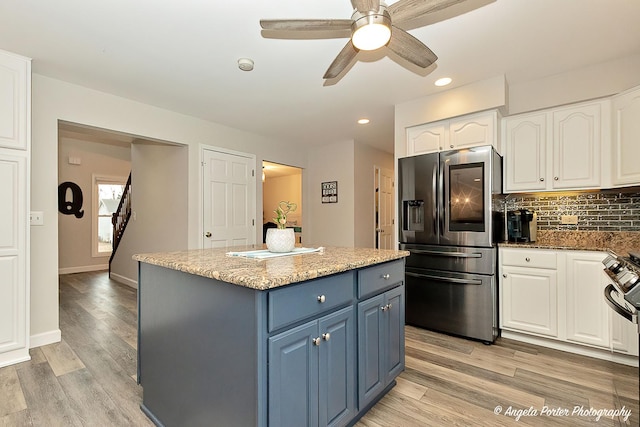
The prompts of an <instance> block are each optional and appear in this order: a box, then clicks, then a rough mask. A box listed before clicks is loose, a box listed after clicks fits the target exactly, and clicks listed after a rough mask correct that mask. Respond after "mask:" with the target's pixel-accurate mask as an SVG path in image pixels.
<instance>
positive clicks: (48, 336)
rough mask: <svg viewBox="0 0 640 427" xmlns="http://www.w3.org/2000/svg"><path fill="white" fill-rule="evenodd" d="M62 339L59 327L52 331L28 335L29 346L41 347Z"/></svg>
mask: <svg viewBox="0 0 640 427" xmlns="http://www.w3.org/2000/svg"><path fill="white" fill-rule="evenodd" d="M61 340H62V332H61V331H60V329H56V330H54V331H49V332H43V333H41V334H36V335H31V336H30V337H29V348H35V347H42V346H43V345H49V344H53V343H57V342H60V341H61Z"/></svg>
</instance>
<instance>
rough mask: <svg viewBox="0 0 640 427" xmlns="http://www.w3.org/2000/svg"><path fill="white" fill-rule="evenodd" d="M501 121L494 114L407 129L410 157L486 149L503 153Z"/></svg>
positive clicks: (487, 113) (484, 113)
mask: <svg viewBox="0 0 640 427" xmlns="http://www.w3.org/2000/svg"><path fill="white" fill-rule="evenodd" d="M498 119H499V117H498V112H497V111H495V110H494V111H484V112H482V113H477V114H470V115H467V116H461V117H456V118H453V119H449V120H440V121H437V122H433V123H426V124H424V125H419V126H414V127H410V128H407V156H416V155H419V154H427V153H436V152H438V151H447V150H458V149H463V148H471V147H480V146H483V145H493V147H494V148H495V149H496V151H498V152H499V153H500V152H501V149H500V145H499V142H500V138H499V132H498Z"/></svg>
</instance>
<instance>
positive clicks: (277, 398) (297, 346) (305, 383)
mask: <svg viewBox="0 0 640 427" xmlns="http://www.w3.org/2000/svg"><path fill="white" fill-rule="evenodd" d="M316 339H318V340H317V341H315V342H314V340H316ZM319 342H320V341H319V336H318V322H317V321H312V322H309V323H306V324H304V325H301V326H298V327H296V328H293V329H290V330H288V331H286V332H283V333H281V334H278V335H276V336H274V337H271V338H269V369H268V370H269V425H272V426H291V427H295V426H317V425H318V357H319V354H318V348H317V345H316V343H319Z"/></svg>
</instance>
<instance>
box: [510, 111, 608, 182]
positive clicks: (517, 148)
mask: <svg viewBox="0 0 640 427" xmlns="http://www.w3.org/2000/svg"><path fill="white" fill-rule="evenodd" d="M609 105H610V104H609V102H608V101H598V102H589V103H581V104H575V105H572V106H565V107H558V108H553V109H549V110H544V111H540V112H536V113H528V114H520V115H515V116H510V117H506V118H505V119H504V120H503V129H504V134H505V135H504V139H505V153H506V159H505V176H504V181H505V182H504V185H505V192H526V191H559V190H568V189H588V188H599V187H600V186H601V183H602V181H601V175H602V174H601V170H608V168H607V166H608V165H606V164H603V161H602V157H603V156H602V154H601V152H602V147H601V144H602V140H603V135H607V134H608V129H609V119H608V117H609V116H608V112H609ZM606 140H608V138H607V139H606Z"/></svg>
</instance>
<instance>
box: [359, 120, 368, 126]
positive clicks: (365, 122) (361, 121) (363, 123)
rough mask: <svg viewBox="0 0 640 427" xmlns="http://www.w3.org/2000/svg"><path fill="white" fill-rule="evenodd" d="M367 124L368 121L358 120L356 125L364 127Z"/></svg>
mask: <svg viewBox="0 0 640 427" xmlns="http://www.w3.org/2000/svg"><path fill="white" fill-rule="evenodd" d="M367 123H369V119H360V120H358V124H361V125H366V124H367Z"/></svg>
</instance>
